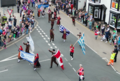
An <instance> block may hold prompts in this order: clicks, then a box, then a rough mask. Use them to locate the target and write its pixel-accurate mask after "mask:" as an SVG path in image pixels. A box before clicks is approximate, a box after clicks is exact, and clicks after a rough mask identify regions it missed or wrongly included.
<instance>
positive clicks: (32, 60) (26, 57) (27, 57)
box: [20, 51, 35, 63]
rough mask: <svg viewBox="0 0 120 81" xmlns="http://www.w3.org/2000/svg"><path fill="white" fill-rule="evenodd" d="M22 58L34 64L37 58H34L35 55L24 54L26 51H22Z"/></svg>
mask: <svg viewBox="0 0 120 81" xmlns="http://www.w3.org/2000/svg"><path fill="white" fill-rule="evenodd" d="M20 57H21V58H22V59H25V60H27V61H29V62H31V63H33V62H34V57H35V56H34V54H31V53H26V52H24V51H20Z"/></svg>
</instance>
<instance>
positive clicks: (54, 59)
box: [49, 49, 58, 68]
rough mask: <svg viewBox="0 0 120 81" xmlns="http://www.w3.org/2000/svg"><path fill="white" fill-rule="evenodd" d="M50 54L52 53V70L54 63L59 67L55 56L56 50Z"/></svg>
mask: <svg viewBox="0 0 120 81" xmlns="http://www.w3.org/2000/svg"><path fill="white" fill-rule="evenodd" d="M49 52H51V53H52V57H51V66H50V68H52V65H53V62H54V63H55V64H56V65H57V66H58V63H57V62H56V57H55V56H54V54H55V49H53V51H51V50H49Z"/></svg>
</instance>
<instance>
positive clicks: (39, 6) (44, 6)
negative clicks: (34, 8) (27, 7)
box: [38, 4, 49, 8]
mask: <svg viewBox="0 0 120 81" xmlns="http://www.w3.org/2000/svg"><path fill="white" fill-rule="evenodd" d="M41 7H43V8H47V7H49V5H43V4H41V5H38V8H41Z"/></svg>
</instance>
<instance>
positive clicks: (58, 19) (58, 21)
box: [57, 16, 61, 26]
mask: <svg viewBox="0 0 120 81" xmlns="http://www.w3.org/2000/svg"><path fill="white" fill-rule="evenodd" d="M60 20H61V18H60V16H59V17H57V25H58V26H59V25H60Z"/></svg>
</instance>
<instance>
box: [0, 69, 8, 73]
mask: <svg viewBox="0 0 120 81" xmlns="http://www.w3.org/2000/svg"><path fill="white" fill-rule="evenodd" d="M5 71H8V69H6V70H3V71H0V73H2V72H5Z"/></svg>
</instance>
